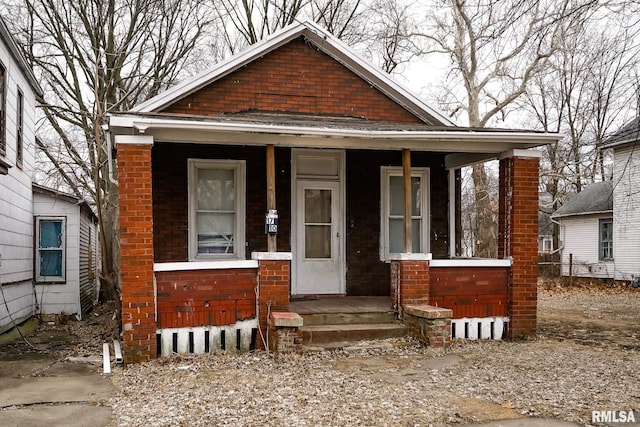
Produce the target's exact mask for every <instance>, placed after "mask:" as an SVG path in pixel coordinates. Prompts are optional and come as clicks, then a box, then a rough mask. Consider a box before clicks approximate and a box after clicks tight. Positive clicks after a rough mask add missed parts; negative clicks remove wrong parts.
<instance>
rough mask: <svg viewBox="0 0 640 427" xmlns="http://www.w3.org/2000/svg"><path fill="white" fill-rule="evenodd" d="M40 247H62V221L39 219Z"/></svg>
mask: <svg viewBox="0 0 640 427" xmlns="http://www.w3.org/2000/svg"><path fill="white" fill-rule="evenodd" d="M39 246H40V248H61V247H62V221H45V220H42V221H40V245H39Z"/></svg>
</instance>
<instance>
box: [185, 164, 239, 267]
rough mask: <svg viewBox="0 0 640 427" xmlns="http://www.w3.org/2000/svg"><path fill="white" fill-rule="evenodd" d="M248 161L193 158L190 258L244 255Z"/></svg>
mask: <svg viewBox="0 0 640 427" xmlns="http://www.w3.org/2000/svg"><path fill="white" fill-rule="evenodd" d="M244 200H245V162H244V161H242V160H189V258H190V259H192V260H203V259H215V258H239V259H244V241H245V238H244V235H245V230H244V228H245V223H244V220H245V214H244V209H245V207H244Z"/></svg>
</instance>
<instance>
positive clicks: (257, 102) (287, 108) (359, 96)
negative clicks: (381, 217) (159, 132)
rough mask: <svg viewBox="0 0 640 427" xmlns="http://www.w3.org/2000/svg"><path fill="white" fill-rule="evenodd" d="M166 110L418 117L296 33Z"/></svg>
mask: <svg viewBox="0 0 640 427" xmlns="http://www.w3.org/2000/svg"><path fill="white" fill-rule="evenodd" d="M164 111H165V112H167V113H181V114H195V115H211V114H220V113H226V114H229V113H238V112H246V111H263V112H287V113H305V114H316V115H332V116H345V117H358V118H366V119H368V120H383V121H390V122H399V123H421V121H420V120H419V119H418V118H416V117H415V116H414V115H413V114H411V113H409V112H408V111H407V110H405V109H404V108H403V107H401V106H399V105H398V104H397V103H395V102H393V101H392V100H391V99H390V98H388V97H387V96H386V95H384V94H382V93H381V92H380V91H378V90H377V89H374V88H373V87H372V86H371V85H370V84H368V83H367V82H366V81H364V80H362V79H361V78H360V77H359V76H357V75H356V74H354V73H352V72H351V71H349V70H348V69H347V68H346V67H345V66H343V65H342V64H340V63H339V62H337V61H336V60H334V59H333V58H331V57H329V56H328V55H326V54H324V53H323V52H321V51H319V50H318V49H316V48H315V47H314V46H312V45H309V44H307V43H305V42H304V39H303V38H298V39H295V40H293V41H291V42H290V43H288V44H286V45H284V46H281V47H280V48H278V49H277V50H275V51H272V52H269V53H267V54H265V55H264V56H263V57H261V58H259V59H256V60H255V61H253V62H252V63H250V64H248V65H246V66H244V67H242V68H240V69H238V70H236V71H234V72H233V73H231V74H229V75H227V76H225V77H223V78H221V79H219V80H217V81H215V82H213V83H211V84H209V85H208V86H206V87H204V88H202V89H200V90H199V91H198V92H196V93H193V94H191V95H189V96H187V97H185V98H183V99H181V100H179V101H177V102H175V103H174V104H173V105H171V106H169V107H167V108H166V109H165V110H164Z"/></svg>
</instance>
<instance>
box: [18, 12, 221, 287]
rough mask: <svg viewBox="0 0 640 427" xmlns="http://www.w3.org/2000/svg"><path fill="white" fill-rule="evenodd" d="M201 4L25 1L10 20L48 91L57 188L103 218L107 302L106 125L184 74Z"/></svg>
mask: <svg viewBox="0 0 640 427" xmlns="http://www.w3.org/2000/svg"><path fill="white" fill-rule="evenodd" d="M201 3H202V2H200V1H197V0H194V1H184V0H134V1H122V0H107V1H103V0H80V1H64V0H24V1H23V2H22V3H16V4H15V5H13V6H14V8H15V9H14V10H16V12H17V13H16V16H21V17H23V18H24V19H23V20H15V21H13V22H12V24H13V27H14V28H13V29H14V32H15V33H16V34H18V35H19V36H20V37H22V38H23V41H24V43H23V45H24V46H25V51H24V53H25V56H26V57H27V58H28V60H29V61H30V62H31V64H32V65H33V66H34V69H35V71H36V73H37V74H38V75H39V76H40V79H41V84H42V85H43V87H44V88H45V96H44V99H43V100H42V112H43V114H44V118H45V121H44V124H43V126H42V127H43V129H42V130H41V131H40V134H41V136H42V138H41V140H40V142H39V148H40V149H41V150H42V151H43V152H44V154H45V156H46V158H47V160H48V161H50V162H51V164H53V166H54V168H53V169H54V170H55V171H56V172H57V173H56V176H57V177H58V178H59V181H58V183H60V182H63V183H64V186H65V187H66V188H68V189H71V191H73V192H74V193H75V194H77V195H79V196H82V197H85V198H86V199H87V200H88V201H89V202H90V203H92V204H93V205H94V206H95V208H96V210H97V214H98V218H99V225H100V234H101V235H100V242H101V254H102V275H101V279H102V280H101V282H102V289H101V291H102V297H103V299H113V298H116V296H117V294H116V293H117V289H118V287H117V280H118V273H119V272H118V259H117V256H118V245H117V234H118V230H117V224H118V221H117V198H118V193H117V183H116V182H115V180H113V179H112V177H111V175H110V166H111V165H110V162H108V157H109V154H110V153H109V152H108V150H109V145H108V141H107V139H106V138H105V134H104V131H103V125H104V124H105V123H106V115H107V114H108V113H109V112H112V111H121V110H127V109H129V108H130V107H131V106H133V105H135V104H137V103H139V102H141V101H143V100H145V99H147V98H149V97H151V96H154V95H156V94H157V93H159V92H160V91H162V90H164V89H166V88H167V87H168V86H169V85H171V84H172V83H174V82H175V80H176V79H177V78H178V77H179V75H181V74H184V73H185V70H188V69H189V68H190V67H193V66H197V60H194V57H193V54H194V52H197V49H198V48H199V41H200V40H201V38H202V36H203V32H204V31H205V28H206V27H207V25H208V24H209V23H210V19H209V14H208V12H207V10H206V9H204V8H203V7H202V6H201Z"/></svg>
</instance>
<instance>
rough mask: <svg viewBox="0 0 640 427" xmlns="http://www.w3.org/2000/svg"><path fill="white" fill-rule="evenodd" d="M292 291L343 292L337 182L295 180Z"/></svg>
mask: <svg viewBox="0 0 640 427" xmlns="http://www.w3.org/2000/svg"><path fill="white" fill-rule="evenodd" d="M295 185H296V189H295V191H296V194H295V200H296V202H295V205H296V206H295V211H294V215H295V216H296V218H295V223H296V225H295V250H294V262H295V264H294V269H295V271H294V275H293V276H294V283H293V289H292V291H293V293H294V294H297V295H316V294H343V293H344V292H345V290H344V273H343V271H344V261H343V259H344V244H343V241H344V238H343V236H342V235H341V233H342V209H341V206H342V203H341V200H342V195H341V194H340V191H341V190H340V181H322V180H300V179H298V180H297V181H296V184H295Z"/></svg>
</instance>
